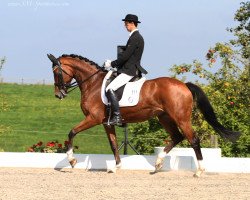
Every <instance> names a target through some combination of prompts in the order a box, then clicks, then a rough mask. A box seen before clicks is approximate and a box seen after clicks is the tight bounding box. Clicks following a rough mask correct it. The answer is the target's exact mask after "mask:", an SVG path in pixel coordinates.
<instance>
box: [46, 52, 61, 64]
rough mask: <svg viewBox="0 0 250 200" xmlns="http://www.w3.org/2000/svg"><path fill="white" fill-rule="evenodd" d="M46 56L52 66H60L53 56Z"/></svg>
mask: <svg viewBox="0 0 250 200" xmlns="http://www.w3.org/2000/svg"><path fill="white" fill-rule="evenodd" d="M47 56H48V58H49V59H50V61H51V62H52V63H53V66H56V65H60V62H59V61H58V60H57V59H56V57H55V56H53V55H52V54H47Z"/></svg>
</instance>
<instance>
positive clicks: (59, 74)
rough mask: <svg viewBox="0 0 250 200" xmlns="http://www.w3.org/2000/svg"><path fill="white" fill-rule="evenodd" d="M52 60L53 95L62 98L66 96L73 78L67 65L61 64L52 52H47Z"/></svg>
mask: <svg viewBox="0 0 250 200" xmlns="http://www.w3.org/2000/svg"><path fill="white" fill-rule="evenodd" d="M47 56H48V58H49V59H50V61H51V62H52V70H53V74H54V85H55V97H57V98H59V99H63V98H64V97H66V96H67V89H68V86H70V83H71V81H72V79H73V74H72V72H71V70H69V67H68V66H67V65H63V64H61V63H60V61H59V60H58V59H57V58H55V56H53V55H52V54H47Z"/></svg>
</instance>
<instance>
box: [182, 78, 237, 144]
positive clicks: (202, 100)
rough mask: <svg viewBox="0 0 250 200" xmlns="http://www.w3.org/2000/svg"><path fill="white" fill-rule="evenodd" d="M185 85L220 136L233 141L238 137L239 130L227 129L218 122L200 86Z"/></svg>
mask: <svg viewBox="0 0 250 200" xmlns="http://www.w3.org/2000/svg"><path fill="white" fill-rule="evenodd" d="M186 86H187V87H188V89H189V90H190V91H191V93H192V95H193V98H194V99H195V100H196V103H197V107H198V108H199V110H200V111H201V112H202V114H203V116H204V118H205V119H206V121H207V122H208V123H209V124H210V125H211V126H212V127H213V129H214V130H215V131H216V132H217V133H218V134H219V135H220V136H221V137H222V138H225V139H228V140H230V141H232V142H235V141H236V140H237V139H238V138H239V136H240V132H234V131H231V130H228V129H226V128H225V127H224V126H222V125H221V124H220V123H219V122H218V120H217V118H216V115H215V113H214V109H213V107H212V105H211V104H210V102H209V100H208V98H207V96H206V94H205V93H204V91H203V90H202V89H201V88H200V87H198V86H197V85H195V84H193V83H190V82H188V83H186Z"/></svg>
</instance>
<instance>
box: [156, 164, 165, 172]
mask: <svg viewBox="0 0 250 200" xmlns="http://www.w3.org/2000/svg"><path fill="white" fill-rule="evenodd" d="M162 166H163V163H158V164H155V172H159V171H160V170H161V168H162Z"/></svg>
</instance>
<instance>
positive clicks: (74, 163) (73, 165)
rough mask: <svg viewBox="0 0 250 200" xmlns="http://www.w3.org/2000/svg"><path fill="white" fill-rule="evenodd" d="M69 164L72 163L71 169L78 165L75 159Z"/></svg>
mask: <svg viewBox="0 0 250 200" xmlns="http://www.w3.org/2000/svg"><path fill="white" fill-rule="evenodd" d="M69 163H70V165H71V167H72V168H74V167H75V165H76V163H77V160H76V159H75V158H74V159H72V160H71V161H69Z"/></svg>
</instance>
